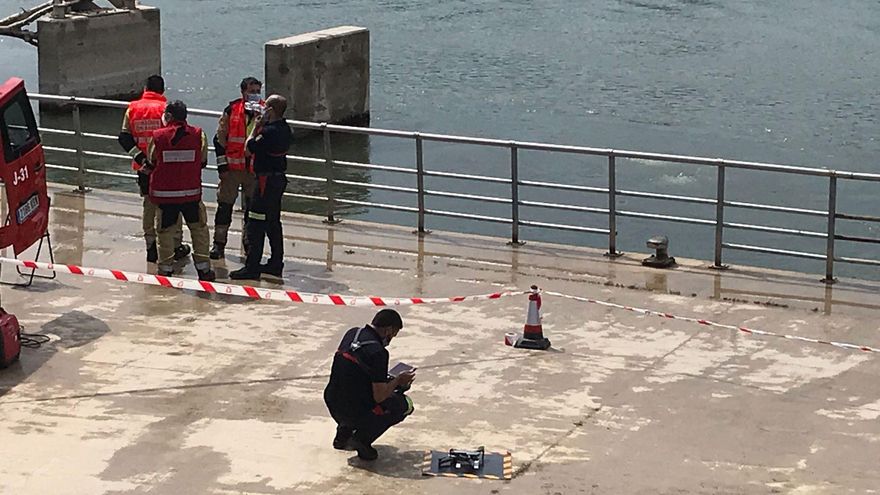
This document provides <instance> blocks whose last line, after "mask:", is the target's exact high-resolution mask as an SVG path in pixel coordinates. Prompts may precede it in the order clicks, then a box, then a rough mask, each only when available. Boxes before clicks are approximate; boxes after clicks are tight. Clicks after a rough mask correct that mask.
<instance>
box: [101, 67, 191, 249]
mask: <svg viewBox="0 0 880 495" xmlns="http://www.w3.org/2000/svg"><path fill="white" fill-rule="evenodd" d="M164 93H165V80H164V79H162V76H157V75H153V76H150V77H148V78H147V84H146V86H145V87H144V92H143V94H142V95H141V98H140V99H139V100H135V101H133V102H131V103H129V104H128V109H127V110H126V111H125V117H123V119H122V130H121V131H119V138H118V141H119V144H120V145H121V146H122V149H124V150H125V151H126V152H127V153H128V154H129V155H131V158H132V162H131V168H132V170H134V171H135V172H137V184H138V190H139V191H140V195H141V197H142V198H143V199H144V210H143V214H142V218H141V223H142V225H143V229H144V240H145V241H146V243H147V263H155V262H156V260H157V259H158V257H159V254H158V251H157V249H156V223H157V222H158V210H157V208H156V205H154V204H153V203H152V202H151V201H150V197H149V193H148V188H149V184H150V181H149V177H148V176H147V174H145V173H143V172H141V167H143V165H144V162H145V161H146V159H147V155H146V152H147V146H148V145H149V143H150V139H151V137H152V135H153V131H155V130H156V129H159V128H160V127H162V114H163V113H164V112H165V105H166V100H165V96H164ZM174 245H175V248H174V259H176V260H180V259H183V258H185V257H186V256H187V255H189V253H190V247H189V246H187V245H186V244H183V222H181V221H180V220H179V219H178V221H177V226H176V231H175V235H174Z"/></svg>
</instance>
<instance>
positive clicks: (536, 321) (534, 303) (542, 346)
mask: <svg viewBox="0 0 880 495" xmlns="http://www.w3.org/2000/svg"><path fill="white" fill-rule="evenodd" d="M514 347H519V348H521V349H539V350H542V351H546V350H547V349H549V348H550V339H548V338H546V337H544V329H543V327H542V326H541V293H540V292H539V291H538V286H537V285H533V286H532V293H531V294H529V312H528V315H527V316H526V324H525V326H523V335H522V337H520V338H519V339H517V341H516V344H515V345H514Z"/></svg>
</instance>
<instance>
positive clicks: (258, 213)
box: [229, 95, 293, 280]
mask: <svg viewBox="0 0 880 495" xmlns="http://www.w3.org/2000/svg"><path fill="white" fill-rule="evenodd" d="M286 110H287V99H285V98H284V97H283V96H279V95H272V96H270V97H269V98H268V99H267V100H266V109H265V111H264V112H263V113H262V114H261V115H260V116H258V117H257V119H256V121H255V125H254V129H253V130H252V131H251V133H250V135H249V136H248V139H247V142H246V146H247V151H248V153H251V154H253V167H254V175H255V176H256V182H255V183H254V185H253V191H251V193H250V198H251V199H250V207H249V208H248V210H247V212H246V215H247V222H246V223H245V239H246V243H247V246H248V252H247V255H246V257H245V265H244V266H243V267H242V268H240V269H238V270H236V271H234V272H231V273H230V274H229V278H231V279H234V280H259V279H260V275H261V274H266V275H271V276H273V277H276V278H281V275H282V272H283V270H284V238H283V236H282V232H281V198H282V197H283V195H284V189H285V188H286V187H287V176H286V175H285V172H286V171H287V150H288V149H289V148H290V142H291V140H292V137H293V135H292V133H291V132H290V126H289V125H287V122H286V121H285V120H284V112H285V111H286ZM266 237H268V238H269V248H270V250H271V254H270V256H269V261H268V262H267V263H266V264H265V265H262V264H260V260H261V259H262V257H263V244H264V241H265V239H266Z"/></svg>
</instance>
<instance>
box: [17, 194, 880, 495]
mask: <svg viewBox="0 0 880 495" xmlns="http://www.w3.org/2000/svg"><path fill="white" fill-rule="evenodd" d="M69 190H70V187H69V186H56V187H53V189H52V191H51V194H52V196H53V203H52V204H53V215H52V224H51V235H52V242H53V244H54V246H55V256H56V261H57V262H60V263H69V264H77V265H82V266H89V267H102V268H115V269H122V270H130V271H154V270H155V267H154V266H149V265H147V264H146V262H145V261H144V256H143V241H142V240H141V238H140V234H139V231H138V230H139V226H140V221H139V210H140V199H139V198H138V197H137V196H135V195H130V194H125V193H115V192H106V191H92V192H90V193H88V194H86V195H85V196H83V195H79V194H76V193H71V192H69ZM285 234H286V239H287V245H286V249H287V264H286V266H285V287H287V288H290V289H296V290H302V291H309V292H321V293H340V294H356V295H378V296H424V297H437V296H456V295H467V294H482V293H489V292H495V291H497V290H499V289H501V288H516V289H525V288H527V286H528V285H531V284H537V285H540V286H541V287H543V288H545V289H547V290H551V291H557V292H561V293H565V294H571V295H575V296H584V297H589V298H595V299H599V300H603V301H611V302H616V303H619V304H623V305H627V306H634V307H641V308H646V309H652V310H657V311H663V312H668V313H670V314H674V315H679V316H693V317H697V318H705V319H709V320H713V321H717V322H721V323H728V324H733V325H745V326H748V327H752V328H758V329H762V330H766V331H770V332H775V333H779V334H791V335H798V336H805V337H812V338H819V339H829V340H837V341H847V342H853V343H859V344H863V345H870V346H874V347H880V335H878V326H880V324H878V321H880V319H878V316H880V307H878V306H880V305H878V298H877V293H878V289H880V285H878V284H875V283H871V282H864V281H852V280H842V281H840V282H839V283H838V284H837V285H835V286H831V287H826V286H825V285H824V284H822V283H821V282H819V281H818V278H819V277H817V276H814V275H804V274H797V273H786V272H772V271H767V270H763V269H747V268H742V269H741V268H738V267H737V268H736V269H733V270H730V271H726V272H717V271H711V270H708V269H707V268H706V266H707V265H708V263H705V262H698V261H690V260H679V262H680V263H681V266H679V267H678V268H676V269H674V270H668V271H659V270H653V269H647V268H643V267H641V266H640V265H639V264H638V261H639V259H640V258H641V257H643V256H644V254H643V253H638V254H632V255H628V256H624V257H623V258H618V259H616V260H613V261H612V260H609V259H607V258H605V257H603V256H602V252H601V251H598V250H590V249H581V248H575V247H568V246H555V245H547V244H538V243H529V244H526V245H524V246H520V247H510V246H507V245H506V244H505V241H504V240H502V239H492V238H480V237H479V236H464V235H456V234H447V233H442V232H435V233H432V234H430V235H427V236H425V237H423V238H420V237H419V236H416V235H414V234H412V233H411V228H398V227H392V226H382V225H374V224H366V223H360V222H354V221H346V222H343V223H341V224H339V225H335V226H327V225H324V224H322V223H321V221H320V219H318V218H314V217H304V216H299V215H288V216H286V217H285ZM236 242H237V239H233V240H232V241H231V245H234V244H235V243H236ZM5 256H11V253H6V254H5ZM21 258H25V259H27V258H28V255H27V253H26V254H24V255H22V256H21ZM239 261H240V259H239V257H238V256H236V255H233V256H230V258H229V259H227V260H226V261H225V262H221V263H218V264H216V265H215V269H216V270H217V271H218V275H220V276H225V274H226V273H227V270H231V269H235V268H237V267H238V266H240V264H239ZM14 273H15V270H14V269H13V268H12V267H10V266H4V269H3V270H2V274H0V275H2V277H0V278H2V280H5V281H13V280H15V279H16V277H14V276H13V275H14ZM183 276H187V277H194V276H195V273H194V270H193V268H192V266H191V265H190V266H188V267H186V268H185V269H184V274H183ZM261 285H262V286H265V287H278V286H277V285H274V284H270V283H267V282H262V283H261ZM0 294H2V304H3V306H4V307H5V308H6V309H7V310H9V311H10V312H13V313H15V314H17V315H18V317H19V319H20V320H21V321H22V323H23V324H24V325H25V327H26V328H25V331H27V332H34V333H43V334H47V335H50V336H51V337H52V341H51V342H50V343H49V344H46V345H44V346H43V347H41V348H39V349H24V350H23V352H22V359H21V361H20V363H18V364H15V365H13V366H12V367H10V368H8V369H5V370H0V418H2V419H0V424H2V427H0V445H3V446H4V452H6V453H7V456H8V460H7V462H4V463H3V464H2V465H0V493H3V494H7V493H8V494H90V495H91V494H114V495H119V494H144V493H150V494H169V495H170V494H175V495H177V494H223V495H229V494H245V493H247V494H288V493H326V494H337V493H338V494H342V493H345V494H380V493H407V494H446V493H462V494H499V493H501V494H504V493H509V494H519V493H522V494H547V495H556V494H715V493H736V494H740V493H745V494H765V493H790V494H843V493H876V492H877V490H878V489H880V467H878V463H877V459H878V458H880V424H878V418H880V380H878V377H880V356H878V355H876V354H873V353H867V352H857V351H849V350H844V349H838V348H835V347H832V346H829V345H821V344H807V343H804V342H798V341H792V340H787V339H783V338H773V337H762V336H756V335H747V334H744V333H742V332H736V331H731V330H723V329H715V328H711V327H705V326H701V325H696V324H693V323H689V322H684V321H679V320H672V319H664V318H657V317H653V316H642V315H639V314H637V313H634V312H630V311H623V310H617V309H612V308H605V307H601V306H597V305H590V304H586V303H582V302H579V301H574V300H569V299H564V298H559V297H551V296H546V297H545V298H544V308H543V309H544V321H543V324H544V331H545V334H546V335H547V336H548V337H549V338H550V339H551V340H552V342H553V350H551V351H548V352H541V351H524V350H518V349H513V348H511V347H507V346H504V345H503V336H504V333H505V332H510V331H520V330H521V329H522V325H523V323H524V319H525V311H526V304H527V300H526V297H525V296H518V297H507V298H502V299H498V300H493V301H479V302H468V303H462V304H448V305H422V306H412V307H405V308H401V313H402V314H403V317H404V323H405V327H404V329H403V331H402V332H401V333H400V336H399V337H398V338H397V339H395V341H394V342H393V343H392V345H391V347H390V349H389V350H390V352H391V356H392V361H397V360H400V361H405V362H408V363H410V364H413V365H416V366H418V367H419V371H418V378H417V380H416V382H415V384H414V386H413V390H412V393H411V394H412V397H413V399H414V401H415V407H416V412H415V414H414V415H413V416H412V417H410V418H408V419H407V420H406V421H405V422H404V423H402V424H401V425H400V426H398V427H396V428H393V429H392V430H391V431H389V432H388V434H386V435H385V436H383V437H382V438H380V439H379V441H378V442H377V445H378V447H377V448H378V450H379V453H380V459H379V460H378V461H376V462H374V463H363V462H360V461H358V460H357V458H356V457H354V456H352V455H351V453H349V452H340V451H336V450H333V449H332V447H331V446H330V441H331V438H332V435H333V429H334V424H333V423H332V421H331V420H330V418H329V417H328V415H327V414H326V411H325V409H324V405H323V402H322V399H321V391H322V389H323V387H324V384H325V383H326V380H327V374H328V372H329V364H330V361H331V357H332V353H333V351H334V349H335V346H336V344H337V342H338V339H339V337H340V335H341V333H342V332H343V331H344V330H345V329H347V328H349V327H352V326H355V325H359V324H362V323H364V322H366V321H368V320H369V318H370V317H371V315H372V314H373V312H374V311H375V309H372V308H345V307H342V308H340V307H327V306H314V305H302V304H293V303H286V304H285V303H278V302H269V301H246V300H242V299H233V298H229V297H227V296H220V295H204V294H196V293H192V292H186V291H178V290H176V289H166V288H159V287H148V286H142V285H135V284H125V283H121V282H112V281H105V280H97V279H89V278H85V277H76V276H70V275H63V274H59V275H58V276H57V278H56V279H55V280H37V281H35V282H34V285H33V286H32V287H31V288H29V289H18V288H9V287H2V288H0ZM479 445H484V446H486V448H487V450H495V451H503V450H509V451H511V452H512V455H513V463H514V478H513V480H511V481H488V480H476V481H475V480H466V479H447V478H428V477H423V476H422V475H421V473H420V464H421V460H422V456H423V452H424V451H425V450H426V449H435V450H444V449H449V448H453V447H455V448H463V447H476V446H479Z"/></svg>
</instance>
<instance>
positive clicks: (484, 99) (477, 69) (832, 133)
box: [0, 0, 880, 276]
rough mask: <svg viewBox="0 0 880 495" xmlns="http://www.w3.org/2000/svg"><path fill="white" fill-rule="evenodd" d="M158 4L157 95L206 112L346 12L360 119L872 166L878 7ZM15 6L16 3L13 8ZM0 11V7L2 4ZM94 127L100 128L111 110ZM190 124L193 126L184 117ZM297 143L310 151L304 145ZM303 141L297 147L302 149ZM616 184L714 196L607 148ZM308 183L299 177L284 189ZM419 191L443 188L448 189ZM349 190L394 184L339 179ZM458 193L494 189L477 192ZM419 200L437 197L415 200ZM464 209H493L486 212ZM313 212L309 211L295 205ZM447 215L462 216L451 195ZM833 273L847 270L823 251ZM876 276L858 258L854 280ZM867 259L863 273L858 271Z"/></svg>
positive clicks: (544, 166)
mask: <svg viewBox="0 0 880 495" xmlns="http://www.w3.org/2000/svg"><path fill="white" fill-rule="evenodd" d="M151 4H153V5H156V6H158V7H160V8H161V9H162V27H163V33H162V36H163V60H164V71H165V76H166V79H167V81H168V85H169V86H170V95H171V96H172V97H178V98H181V99H184V100H185V101H187V102H188V103H189V104H190V105H191V106H196V107H202V108H215V109H218V110H219V109H222V107H223V106H224V104H225V102H226V101H228V100H230V99H232V98H234V97H235V96H236V92H237V84H238V81H239V80H240V79H241V77H242V76H244V75H250V74H255V75H257V76H258V77H259V76H260V75H261V74H262V66H263V57H262V53H263V51H262V47H263V43H264V42H265V41H267V40H269V39H274V38H280V37H285V36H289V35H292V34H297V33H302V32H307V31H312V30H317V29H323V28H326V27H331V26H336V25H343V24H353V25H360V26H365V27H368V28H369V29H370V30H371V37H372V53H371V58H372V69H371V70H372V73H371V79H372V88H371V100H372V125H373V126H376V127H386V128H398V129H417V130H422V131H435V132H443V133H453V134H464V135H478V136H488V137H499V138H504V139H525V140H535V141H548V142H556V143H568V144H583V145H589V146H597V147H614V148H626V149H636V150H644V151H657V152H670V153H679V154H695V155H705V156H723V157H727V158H736V159H744V160H757V161H769V162H778V163H791V164H798V165H804V166H814V167H826V168H836V169H847V170H857V171H866V172H880V166H878V162H877V160H876V157H877V156H878V155H880V153H878V151H880V143H878V141H877V140H876V134H877V132H876V131H877V117H878V111H880V96H878V91H877V90H876V82H877V81H878V80H880V64H877V63H876V60H877V51H878V47H880V4H878V3H877V2H864V1H856V0H840V1H836V2H826V1H819V0H797V1H779V2H764V1H758V0H740V1H736V2H731V1H727V2H722V1H718V2H714V1H707V0H678V1H674V0H640V1H639V0H618V1H614V0H577V1H575V0H534V1H502V0H469V1H467V2H465V1H451V0H450V1H445V2H435V1H433V2H427V1H417V0H408V1H406V0H395V1H376V0H353V1H345V2H341V1H320V2H318V1H311V2H305V1H290V0H283V1H282V0H276V1H255V0H240V1H239V2H236V3H235V5H234V6H233V5H232V4H230V3H229V2H226V1H220V0H203V1H187V2H180V1H172V0H153V1H152V2H151ZM23 5H25V4H24V3H22V2H11V1H8V0H0V13H2V14H6V13H11V12H12V11H13V10H14V8H17V7H20V6H23ZM28 5H29V3H28ZM2 14H0V15H2ZM11 75H17V76H20V77H24V78H25V79H26V80H27V81H28V82H29V86H30V87H31V88H32V89H35V88H36V82H35V81H36V51H35V49H33V48H32V47H30V46H28V45H26V44H25V43H24V42H21V41H19V40H15V39H11V38H3V37H0V79H5V78H6V77H8V76H11ZM109 120H113V123H112V125H110V126H109V127H111V128H112V127H113V126H115V125H117V124H116V122H115V117H114V118H112V119H109ZM204 125H205V126H206V127H208V128H209V131H212V130H213V124H212V123H211V122H208V121H206V122H205V123H204ZM305 146H311V147H312V148H315V146H314V145H305ZM343 147H344V151H343V153H346V154H348V155H350V156H351V157H352V158H357V159H360V160H363V159H365V158H369V159H370V160H372V161H373V162H375V163H387V164H398V165H402V166H412V162H413V151H412V143H408V142H403V141H396V140H392V139H387V138H385V139H372V140H370V141H369V142H365V141H364V142H357V143H347V144H344V145H343ZM315 151H317V150H315ZM425 156H426V160H427V161H428V166H429V167H431V168H436V169H441V170H458V171H461V170H467V171H477V172H481V173H486V174H491V175H498V176H506V175H507V173H508V171H507V169H508V165H507V161H506V156H505V155H504V154H503V153H501V152H493V151H487V150H480V149H476V148H473V147H464V146H449V145H434V144H429V145H426V155H425ZM520 163H521V165H523V167H524V172H523V173H522V178H523V179H527V180H557V181H563V182H571V183H578V184H585V185H595V186H600V187H601V186H604V185H605V184H606V182H605V181H606V179H605V172H604V163H603V162H602V160H598V159H583V158H580V159H574V158H571V157H564V156H557V155H547V154H535V153H524V155H523V157H521V160H520ZM619 169H620V170H619V171H620V173H621V178H620V179H619V183H618V186H619V187H620V188H623V189H634V190H644V191H652V192H668V193H672V194H681V195H693V196H700V197H710V198H711V197H713V196H714V187H715V186H714V181H715V175H714V171H713V170H711V169H708V168H699V167H693V166H685V165H681V166H679V165H661V164H656V163H650V162H648V163H645V162H632V161H622V163H620V165H619ZM352 176H353V177H354V178H356V179H357V180H366V181H375V182H382V183H392V184H406V185H412V184H410V183H409V182H407V180H405V178H400V177H396V176H394V177H392V176H389V175H388V174H382V173H375V172H374V173H372V174H370V175H369V176H367V175H365V174H363V173H361V172H357V173H354V172H353V173H352ZM728 185H730V186H732V187H731V188H730V189H729V190H728V199H731V200H739V201H755V200H758V201H762V202H769V203H774V204H780V205H789V206H800V207H807V208H815V209H825V208H827V199H826V194H827V192H826V191H827V181H824V180H819V179H802V178H796V177H789V176H784V175H779V174H763V175H762V174H754V173H751V174H746V173H742V172H731V173H729V174H728ZM307 186H308V187H313V185H303V186H302V187H303V188H305V187H307ZM429 187H431V188H435V189H439V188H449V189H450V190H460V189H461V188H462V187H463V186H462V184H461V183H452V182H450V181H434V182H432V183H431V184H429ZM346 192H347V193H348V194H351V195H353V196H352V197H358V198H361V199H369V200H371V201H390V200H391V199H396V198H398V197H400V198H403V199H404V200H406V201H409V202H411V201H413V200H412V198H411V197H410V196H404V195H394V194H391V193H385V192H381V191H369V192H368V191H366V190H364V189H363V188H360V189H358V188H350V189H349V190H347V191H346ZM467 192H475V193H483V194H498V195H504V194H505V191H504V190H501V189H498V188H492V187H489V186H486V187H485V188H484V187H482V186H481V188H480V189H477V190H467ZM878 192H880V191H878V186H877V185H875V186H871V185H866V184H850V183H845V182H842V183H841V193H840V197H841V206H840V207H839V210H841V211H848V212H852V213H862V214H872V213H873V214H876V213H877V208H876V204H877V201H876V198H877V197H878ZM523 196H524V198H523V199H532V200H547V199H550V200H554V201H561V200H563V199H565V200H568V201H571V202H577V203H578V204H584V205H590V206H603V201H602V198H601V197H581V196H582V195H576V194H568V195H564V194H563V195H560V194H552V195H551V194H548V193H547V192H546V191H539V190H528V189H527V190H524V192H523ZM432 201H433V204H431V205H429V206H432V207H436V208H441V207H442V208H447V207H448V208H452V207H453V206H454V205H453V204H452V203H450V202H448V201H442V200H438V199H437V198H432ZM621 203H622V204H621V205H619V208H621V209H624V210H637V211H662V212H666V213H669V214H676V215H687V216H695V217H700V218H712V217H713V214H714V209H713V208H711V207H702V206H701V205H696V206H692V205H684V206H683V205H680V204H668V203H666V204H664V203H660V202H657V201H648V200H637V199H634V198H622V199H621ZM491 206H492V205H490V207H486V206H481V207H480V211H484V212H486V213H487V214H497V215H499V216H505V208H501V207H499V208H493V207H491ZM305 207H308V208H313V207H317V206H316V205H305ZM456 209H458V210H459V211H473V208H472V207H471V205H466V207H465V208H462V206H461V205H458V206H457V208H456ZM350 214H352V215H357V216H361V217H364V218H373V219H382V220H388V221H397V222H402V223H407V224H409V225H412V224H413V222H414V219H413V217H412V216H411V215H406V214H398V213H389V212H387V211H382V210H379V211H376V210H370V211H365V210H363V209H360V210H353V211H351V212H350ZM523 215H524V218H529V219H534V220H543V221H553V222H573V223H574V222H577V223H578V224H581V225H586V226H596V227H603V226H605V219H603V218H601V217H596V216H584V215H577V216H576V215H573V214H563V213H554V214H552V215H550V214H549V213H548V212H547V210H543V211H538V210H535V209H531V210H530V209H524V212H523ZM728 219H729V221H737V222H746V221H747V222H753V223H763V224H767V225H779V226H785V227H797V228H801V229H805V230H816V231H823V230H824V228H825V226H824V222H823V221H822V219H819V218H817V219H812V218H809V217H806V218H805V217H795V216H791V215H789V216H786V215H770V214H766V213H760V212H754V211H749V210H739V211H735V210H730V213H729V214H728ZM429 223H430V225H429V227H430V228H452V229H457V230H466V231H473V232H483V233H489V234H495V235H505V234H506V232H507V228H506V227H504V226H496V225H492V224H484V223H475V222H463V221H460V220H449V219H442V218H431V219H429ZM878 226H880V225H876V224H875V225H873V226H872V225H869V224H862V223H858V222H849V223H842V224H841V226H840V228H841V229H843V230H844V231H845V232H846V233H849V234H853V235H862V236H873V237H880V233H878V229H877V227H878ZM619 230H620V235H621V239H620V242H621V247H622V249H624V250H627V251H645V250H646V249H645V248H644V244H643V242H644V239H645V238H646V237H647V235H648V234H650V233H655V232H662V233H666V234H668V235H669V236H670V238H671V239H672V247H671V249H672V251H673V254H679V255H687V256H694V257H698V258H703V259H711V256H712V229H711V227H701V226H688V225H683V224H677V223H669V222H659V223H658V222H653V221H644V220H639V219H621V221H620V224H619ZM523 235H524V237H526V238H531V239H543V240H555V241H564V242H573V243H578V244H585V245H592V246H597V247H600V246H603V245H604V242H605V241H604V239H603V238H602V237H601V236H596V235H590V234H576V233H558V232H548V231H543V230H537V229H524V231H523ZM725 240H727V241H729V242H738V243H754V244H760V245H766V246H772V247H781V248H788V249H802V250H806V251H812V252H816V253H822V252H824V241H823V240H821V239H804V240H803V241H800V240H798V241H797V242H796V243H795V242H792V241H791V238H781V237H780V236H773V235H767V234H761V233H754V232H748V231H730V232H729V233H726V239H725ZM838 244H840V249H841V250H842V251H843V252H842V253H841V254H843V255H856V256H863V257H869V258H875V259H880V252H878V250H877V249H876V248H875V247H874V246H871V245H865V244H847V243H842V242H841V243H838ZM725 259H726V261H729V262H731V263H751V264H764V265H768V266H775V267H785V268H794V269H799V270H807V271H813V272H821V271H822V263H821V262H814V261H809V260H798V259H789V258H779V257H767V256H754V255H751V254H748V253H741V252H732V251H731V252H725ZM838 271H839V272H840V273H842V274H847V273H850V274H851V273H857V270H852V269H851V270H848V271H847V269H846V267H845V266H841V265H838ZM875 271H877V270H875V269H868V270H864V269H862V270H858V272H860V273H859V275H860V276H871V274H872V273H873V272H875ZM866 273H867V275H866Z"/></svg>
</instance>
